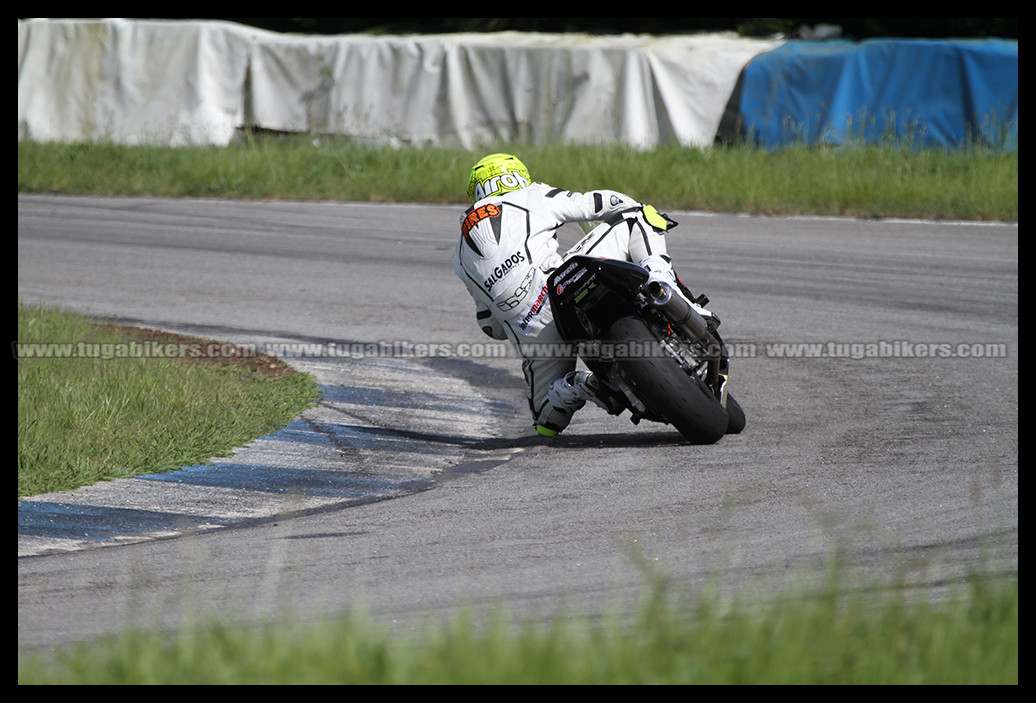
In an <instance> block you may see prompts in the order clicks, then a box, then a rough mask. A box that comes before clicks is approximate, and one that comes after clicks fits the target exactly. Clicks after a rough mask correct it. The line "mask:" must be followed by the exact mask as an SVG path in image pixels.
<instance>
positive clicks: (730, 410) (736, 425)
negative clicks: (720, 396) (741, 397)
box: [727, 393, 745, 434]
mask: <svg viewBox="0 0 1036 703" xmlns="http://www.w3.org/2000/svg"><path fill="white" fill-rule="evenodd" d="M727 417H728V418H729V419H730V422H728V423H727V434H738V433H739V432H741V430H743V429H745V411H744V410H742V409H741V403H739V402H737V400H735V399H734V396H732V395H730V394H729V393H727Z"/></svg>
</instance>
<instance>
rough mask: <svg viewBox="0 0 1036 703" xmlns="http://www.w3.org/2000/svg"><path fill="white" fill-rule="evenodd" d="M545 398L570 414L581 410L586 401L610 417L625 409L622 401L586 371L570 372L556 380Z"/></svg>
mask: <svg viewBox="0 0 1036 703" xmlns="http://www.w3.org/2000/svg"><path fill="white" fill-rule="evenodd" d="M547 398H548V399H550V403H551V405H553V406H554V407H562V408H565V409H567V410H571V412H575V411H576V410H578V409H580V408H582V407H583V405H585V404H586V401H588V400H589V401H590V402H592V403H593V404H594V405H596V406H597V407H599V408H601V409H602V410H604V411H605V412H607V413H609V414H610V415H617V414H619V413H620V412H622V411H623V410H624V409H625V405H624V404H623V403H622V401H620V400H618V399H617V398H616V397H614V394H613V393H610V392H609V391H608V390H607V389H605V388H602V387H601V383H600V381H598V380H597V377H596V376H594V375H593V374H592V373H590V372H588V371H570V372H569V373H567V374H565V375H564V376H562V377H561V378H559V379H556V380H555V381H554V382H553V383H551V384H550V388H548V389H547Z"/></svg>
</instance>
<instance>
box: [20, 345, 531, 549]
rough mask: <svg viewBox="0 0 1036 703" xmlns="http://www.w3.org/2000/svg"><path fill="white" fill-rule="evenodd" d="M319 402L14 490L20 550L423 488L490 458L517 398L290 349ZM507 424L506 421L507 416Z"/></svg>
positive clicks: (140, 537) (437, 375)
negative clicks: (100, 474)
mask: <svg viewBox="0 0 1036 703" xmlns="http://www.w3.org/2000/svg"><path fill="white" fill-rule="evenodd" d="M286 361H288V362H289V363H290V364H291V365H292V366H293V367H294V368H296V369H297V370H300V371H306V372H309V373H310V374H312V375H313V376H314V377H315V378H316V380H317V383H318V384H319V385H320V387H321V391H322V397H321V400H320V402H319V404H318V405H316V406H314V407H312V408H309V409H307V410H306V411H305V412H304V413H303V414H302V415H301V416H300V417H298V418H296V419H295V420H294V421H292V422H291V423H290V424H289V425H288V426H287V427H285V428H283V429H281V430H279V431H277V432H275V433H273V434H271V435H268V436H266V437H262V438H260V439H258V440H256V441H254V442H252V443H250V444H248V445H246V446H244V447H241V448H239V449H237V450H235V452H234V453H233V455H232V456H230V457H225V458H217V459H213V460H212V463H210V464H199V465H195V466H188V467H185V468H183V469H180V470H178V471H172V472H168V473H156V474H146V475H141V476H137V477H135V478H126V479H117V480H114V481H104V482H100V483H97V484H94V485H92V486H85V487H83V488H79V489H77V490H74V491H67V492H59V493H49V494H45V495H38V496H33V497H31V498H25V499H21V500H19V501H18V556H19V557H24V556H38V555H44V554H53V553H59V552H67V551H75V550H81V549H88V548H94V547H103V546H110V545H117V544H128V543H133V542H142V541H150V540H154V539H163V538H169V537H176V536H179V535H182V534H185V533H187V532H193V531H199V530H212V529H219V528H225V527H232V526H240V525H244V524H248V523H249V522H250V521H256V520H267V519H273V518H277V517H279V516H286V515H291V514H303V513H306V512H313V511H318V510H327V509H334V508H339V507H348V506H350V505H358V504H363V503H369V502H372V501H377V500H384V499H387V498H393V497H398V496H402V495H407V494H411V493H415V492H419V491H423V490H427V489H429V488H431V487H433V486H434V485H435V482H436V480H437V478H438V477H441V476H442V475H443V474H444V473H448V472H449V471H450V470H451V469H454V468H457V467H462V466H464V465H465V464H469V463H472V462H476V463H477V464H478V465H479V466H492V465H495V464H498V463H500V462H503V461H506V460H507V459H508V458H510V456H511V455H513V454H514V452H516V451H518V450H517V449H516V448H514V447H513V446H512V447H508V446H504V445H506V444H507V443H506V442H504V443H501V442H499V441H497V440H498V438H499V437H500V436H501V433H502V432H503V431H504V430H505V427H504V426H503V425H504V423H505V422H508V420H506V419H505V418H506V416H508V415H509V414H510V413H511V411H512V410H513V408H510V407H506V406H505V405H504V404H502V403H501V402H500V401H495V400H493V399H492V398H490V397H488V396H487V395H485V394H484V393H482V392H480V391H479V389H477V388H475V387H474V386H472V385H471V384H470V383H468V382H467V381H465V380H463V379H461V378H457V377H456V376H454V375H450V374H445V373H441V372H437V371H435V370H433V369H432V368H430V366H429V365H427V364H423V363H421V362H420V361H419V360H415V359H409V358H398V357H389V358H380V357H378V358H365V359H335V358H319V359H287V360H286ZM510 429H513V428H510Z"/></svg>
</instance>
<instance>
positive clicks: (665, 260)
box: [640, 254, 719, 330]
mask: <svg viewBox="0 0 1036 703" xmlns="http://www.w3.org/2000/svg"><path fill="white" fill-rule="evenodd" d="M640 265H641V266H643V267H644V268H646V269H647V272H648V283H649V284H650V283H654V282H656V281H657V282H659V283H665V284H666V285H667V286H669V287H670V288H671V289H673V291H674V292H675V293H676V294H677V295H679V296H680V297H681V298H683V299H684V300H685V301H687V304H688V305H690V306H691V308H692V309H693V310H694V311H695V312H696V313H698V314H699V315H701V316H702V318H704V320H705V322H706V324H708V326H709V328H710V329H713V330H714V329H716V328H717V327H719V318H718V317H716V315H715V314H713V312H712V311H711V310H706V309H705V308H703V307H702V306H701V305H698V304H697V303H696V302H694V301H693V300H691V297H690V291H689V290H687V288H686V287H685V286H684V284H683V282H682V281H680V278H679V277H678V276H677V275H676V271H674V270H673V262H672V260H671V259H670V258H669V257H668V256H666V255H664V254H663V255H661V256H649V257H648V258H646V259H644V260H643V261H641V262H640Z"/></svg>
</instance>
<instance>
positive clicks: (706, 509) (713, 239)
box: [18, 195, 1019, 650]
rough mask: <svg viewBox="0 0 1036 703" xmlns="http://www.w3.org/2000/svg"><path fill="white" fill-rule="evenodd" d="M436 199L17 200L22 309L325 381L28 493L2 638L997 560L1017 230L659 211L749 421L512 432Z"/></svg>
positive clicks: (514, 381)
mask: <svg viewBox="0 0 1036 703" xmlns="http://www.w3.org/2000/svg"><path fill="white" fill-rule="evenodd" d="M460 214H461V212H460V210H459V208H456V207H444V206H417V205H384V204H342V203H312V204H301V203H286V202H265V203H240V202H227V201H213V200H206V201H196V200H190V201H178V200H152V199H138V198H134V199H129V198H127V199H117V198H74V197H51V196H21V195H20V196H19V198H18V295H19V298H20V299H21V300H23V301H25V302H29V303H40V302H44V301H45V302H46V303H47V304H48V305H53V306H58V307H67V308H71V309H75V310H78V311H81V312H85V313H89V314H93V315H97V316H101V317H108V316H114V317H117V318H119V319H120V320H122V321H126V322H132V323H134V324H139V325H142V326H149V327H158V328H162V329H169V330H174V331H182V332H187V333H191V334H199V335H203V336H206V337H211V338H214V339H218V340H226V341H234V342H238V343H256V344H269V345H280V346H279V347H278V348H279V349H281V350H282V351H284V350H288V351H291V352H292V353H296V352H298V351H299V350H300V349H308V350H309V352H308V353H305V354H296V355H295V356H293V357H291V358H289V361H290V362H291V363H293V364H296V365H297V366H299V367H300V368H305V369H306V370H309V371H311V372H313V373H314V374H315V375H316V376H317V378H318V380H319V381H320V382H321V385H322V386H323V388H324V390H325V394H324V399H323V402H322V403H321V404H320V406H319V407H317V408H314V409H313V410H312V411H308V412H307V414H306V415H305V416H303V417H302V418H299V419H298V420H297V421H296V422H294V423H292V425H291V426H289V427H287V428H285V429H284V430H283V431H282V432H280V433H277V434H276V435H273V436H270V437H267V438H263V439H261V440H259V441H258V442H256V443H254V444H253V445H250V446H249V447H247V448H242V451H241V453H240V454H239V455H236V456H234V457H230V458H226V459H223V460H220V462H219V463H217V464H214V465H212V466H203V467H185V469H184V470H182V471H180V472H174V473H172V474H167V475H162V476H157V475H152V476H149V477H144V478H138V479H127V480H124V481H118V482H113V483H110V484H106V485H103V486H98V487H94V488H92V489H84V490H82V491H76V492H71V493H67V494H58V495H51V496H46V497H36V498H35V499H34V500H31V501H29V500H27V501H21V500H20V501H19V558H18V638H19V646H20V648H21V649H23V650H29V649H35V648H44V647H51V646H54V645H59V644H63V643H68V642H72V641H77V640H82V639H89V638H93V637H96V636H98V635H101V634H105V633H110V632H114V631H116V630H118V629H119V628H121V627H124V626H127V625H136V626H162V627H165V626H170V627H175V626H177V625H179V624H181V623H183V622H185V621H187V619H189V618H190V619H197V618H199V617H204V616H206V615H208V614H214V615H219V616H221V617H224V618H234V619H238V618H240V619H264V618H270V617H276V616H280V615H284V614H286V613H290V614H293V615H296V616H299V617H327V616H328V615H330V614H333V613H337V612H341V611H343V610H345V609H359V610H363V611H365V612H367V613H368V614H370V615H371V616H373V617H375V618H377V619H379V620H381V621H384V622H385V623H388V624H390V625H392V626H394V627H400V628H404V629H405V628H411V627H416V626H418V625H420V624H422V623H424V622H426V620H427V618H429V617H437V616H446V615H449V614H451V613H453V612H456V611H457V610H458V609H459V608H465V607H473V608H475V609H476V610H477V611H478V612H486V613H491V612H506V613H510V614H513V615H514V616H515V617H519V618H527V617H544V618H546V617H552V616H554V615H557V614H559V613H560V614H563V613H573V614H594V613H600V612H615V611H619V612H621V611H624V610H628V609H629V608H631V607H633V606H634V605H635V604H636V603H638V602H639V600H640V598H641V597H642V596H643V595H644V593H645V591H646V589H647V587H648V586H649V585H650V584H651V583H652V582H653V579H655V578H656V577H658V576H664V577H666V578H667V579H668V583H669V586H670V588H672V589H673V591H674V592H678V593H680V594H690V595H694V594H695V593H700V592H701V591H702V589H705V588H716V587H719V588H722V589H724V590H725V591H726V592H729V593H731V594H735V593H736V594H739V595H740V594H750V595H751V597H758V598H762V599H765V598H768V597H770V596H771V595H772V594H773V593H775V592H777V591H778V590H780V589H781V588H784V587H789V586H798V585H802V584H805V583H815V582H818V581H820V580H822V579H823V578H824V577H825V576H826V574H827V570H828V567H829V566H830V565H831V563H832V560H833V559H836V558H837V559H838V560H839V562H840V563H842V564H844V568H845V569H846V574H847V576H848V577H849V578H851V579H852V580H853V581H854V583H858V584H861V585H866V586H868V587H869V586H872V585H876V584H877V585H882V584H889V583H903V582H905V583H908V584H911V585H915V586H917V587H918V588H919V589H921V590H920V591H919V592H921V593H925V594H932V595H933V596H938V594H939V593H942V592H945V589H947V588H953V587H954V586H956V585H959V584H962V583H965V582H966V581H967V580H968V578H969V577H970V576H971V575H972V574H975V573H977V572H983V573H989V572H992V573H997V574H1014V575H1016V574H1017V570H1018V354H1019V347H1018V227H1017V224H1007V225H1003V224H968V223H958V222H912V221H889V220H843V219H815V218H793V219H776V218H758V217H744V216H732V215H709V214H703V213H684V212H675V213H670V215H671V216H672V217H674V219H676V220H677V221H679V222H680V226H679V227H678V228H677V229H676V230H675V231H673V233H672V234H671V235H670V244H669V246H670V253H671V254H672V256H673V258H674V261H675V262H676V263H677V267H678V271H679V272H680V273H681V276H682V277H683V278H684V280H685V281H686V282H687V283H688V284H689V285H690V287H691V288H692V289H693V290H694V291H695V292H696V293H697V292H699V291H704V292H705V293H706V294H707V295H708V296H709V297H710V298H711V300H712V303H711V305H710V308H711V309H713V310H714V311H715V312H716V313H717V314H718V315H719V317H720V318H721V319H722V321H723V325H722V327H721V331H722V332H723V333H724V338H725V341H726V342H727V343H728V345H731V347H732V348H733V349H734V350H735V358H734V360H733V366H732V370H733V375H732V380H731V388H732V392H733V393H734V394H735V396H736V397H737V398H738V399H739V401H740V402H741V404H742V406H743V407H744V408H745V411H746V414H747V416H748V426H747V428H746V430H745V431H744V433H742V434H741V435H738V436H728V437H726V438H724V439H723V440H722V441H721V442H719V443H718V444H715V445H710V446H691V445H688V444H686V443H684V442H683V441H681V438H680V437H679V435H677V434H676V433H675V432H674V431H673V430H671V428H669V427H666V426H661V425H648V424H647V423H642V424H640V425H637V426H635V425H633V424H631V423H630V422H629V421H628V420H627V419H625V418H614V417H609V416H607V415H605V414H604V413H603V412H602V411H599V410H597V409H596V408H587V409H586V410H584V411H582V412H581V413H580V414H579V415H578V416H577V418H576V420H575V421H574V423H573V425H572V426H571V427H570V428H569V430H568V431H567V432H566V434H565V435H563V436H561V437H559V438H557V439H556V440H553V441H548V440H541V439H539V438H537V437H535V436H534V434H533V432H532V431H531V428H530V427H529V420H528V417H527V415H526V410H525V407H524V405H525V401H524V390H523V387H522V384H521V380H520V371H519V364H518V361H517V360H516V359H515V358H513V356H511V355H509V354H505V355H503V356H500V355H498V353H497V351H496V350H495V349H494V348H493V347H492V346H491V345H490V346H487V345H486V344H485V342H486V341H487V338H485V337H484V336H483V335H482V333H481V332H480V331H479V330H478V328H477V326H476V325H475V322H474V314H473V313H474V308H473V305H472V303H471V301H470V299H469V298H468V296H467V293H466V292H465V290H464V288H463V286H462V285H461V284H460V282H459V281H458V280H457V279H456V278H455V276H454V273H453V270H452V265H451V262H450V256H451V251H452V247H453V245H454V242H455V238H456V236H457V232H458V222H459V217H460ZM577 232H578V230H575V229H573V230H572V231H571V232H565V233H564V234H565V236H566V237H568V239H565V241H564V243H566V244H567V243H571V242H572V241H574V240H575V235H576V234H577ZM303 343H305V344H316V345H317V346H315V347H302V346H299V345H301V344H303ZM321 349H322V350H324V352H325V353H319V350H321ZM313 350H317V351H316V352H314V351H313ZM345 351H347V352H348V353H343V352H345ZM360 351H365V352H367V353H358V352H360ZM113 363H117V362H116V361H113Z"/></svg>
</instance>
